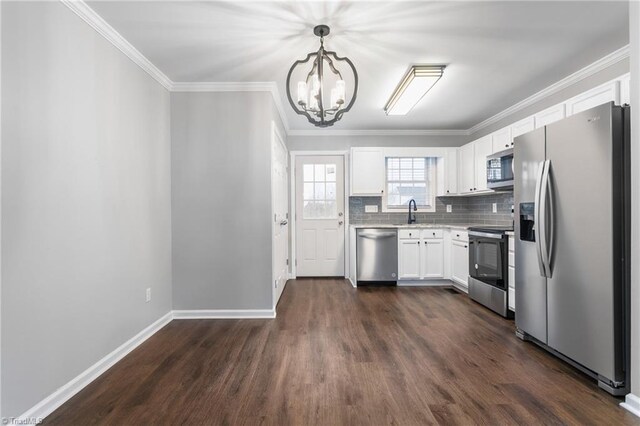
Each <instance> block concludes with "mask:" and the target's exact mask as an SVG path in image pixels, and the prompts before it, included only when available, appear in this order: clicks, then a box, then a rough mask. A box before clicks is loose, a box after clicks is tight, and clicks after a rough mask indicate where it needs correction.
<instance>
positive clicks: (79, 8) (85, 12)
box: [60, 0, 172, 90]
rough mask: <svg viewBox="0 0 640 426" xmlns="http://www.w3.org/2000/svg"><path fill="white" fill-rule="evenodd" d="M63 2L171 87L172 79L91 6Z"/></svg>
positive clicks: (68, 0) (73, 0)
mask: <svg viewBox="0 0 640 426" xmlns="http://www.w3.org/2000/svg"><path fill="white" fill-rule="evenodd" d="M60 2H61V3H62V4H64V5H65V6H67V7H68V8H69V9H71V10H72V11H73V12H74V13H75V14H76V15H78V16H79V17H80V18H81V19H82V20H83V21H85V22H86V23H87V24H89V25H90V26H91V27H92V28H93V29H94V30H96V31H97V32H98V34H100V35H101V36H103V37H104V38H106V39H107V41H109V42H111V44H113V45H114V46H115V47H117V48H118V49H119V50H120V51H121V52H122V53H124V54H125V55H126V56H127V57H128V58H129V59H131V60H132V61H133V62H134V63H135V64H136V65H138V66H139V67H140V68H142V69H143V70H144V71H146V72H147V74H149V75H150V76H151V77H153V78H154V79H155V80H156V81H157V82H158V83H160V84H161V85H162V86H163V87H164V88H165V89H167V90H170V89H171V85H172V82H171V79H169V77H167V76H166V75H165V74H164V73H163V72H162V71H160V70H159V69H158V67H156V66H155V65H153V63H151V61H149V60H148V59H147V58H146V57H145V56H144V55H143V54H142V53H140V51H139V50H138V49H136V48H135V47H133V45H132V44H131V43H129V42H128V41H127V40H126V39H125V38H124V37H122V36H121V35H120V33H119V32H118V31H116V30H115V28H113V27H112V26H111V25H109V24H108V23H107V22H106V21H105V20H104V19H102V17H101V16H100V15H98V14H97V13H96V12H95V11H94V10H93V9H91V7H89V6H88V5H87V4H86V3H85V2H84V1H82V0H60Z"/></svg>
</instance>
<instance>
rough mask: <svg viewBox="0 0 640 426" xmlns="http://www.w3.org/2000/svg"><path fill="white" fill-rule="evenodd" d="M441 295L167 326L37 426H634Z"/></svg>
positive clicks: (288, 299) (371, 297) (430, 291)
mask: <svg viewBox="0 0 640 426" xmlns="http://www.w3.org/2000/svg"><path fill="white" fill-rule="evenodd" d="M619 402H620V400H619V399H616V398H613V397H611V396H610V395H608V394H607V393H605V392H603V391H601V390H599V389H598V388H597V387H596V384H595V382H593V381H591V380H590V379H589V378H587V377H586V376H584V375H583V374H582V373H580V372H578V371H576V370H574V369H573V368H571V367H570V366H568V365H567V364H565V363H563V362H561V361H560V360H558V359H556V358H554V357H552V356H551V355H549V354H548V353H546V352H545V351H543V350H541V349H539V348H537V347H536V346H534V345H533V344H531V343H525V342H522V341H520V340H519V339H518V338H516V336H515V335H514V323H513V321H510V320H505V319H503V318H501V317H499V316H497V315H495V314H493V313H492V312H490V311H488V310H487V309H485V308H484V307H482V306H480V305H477V304H475V303H474V302H472V301H471V300H469V299H468V297H467V296H466V295H463V294H460V293H457V292H455V291H453V290H450V289H446V288H424V287H423V288H415V287H414V288H360V289H358V290H356V289H353V288H352V287H351V285H350V284H348V282H346V281H343V280H322V279H313V280H297V281H290V282H289V283H288V284H287V287H286V289H285V292H284V294H283V296H282V299H281V301H280V304H279V306H278V317H277V319H275V320H176V321H173V322H171V323H170V324H168V325H167V326H166V327H165V328H163V329H162V330H161V331H159V332H158V333H157V334H156V335H154V336H153V337H151V338H150V339H149V340H147V341H146V342H145V343H144V344H143V345H141V346H140V347H139V348H137V349H136V350H135V351H133V352H132V353H131V354H129V355H128V356H127V357H125V358H124V359H123V360H122V361H121V362H119V363H118V364H117V365H115V366H114V367H113V368H112V369H110V370H109V371H108V372H106V373H105V374H104V375H102V376H101V377H100V378H99V379H98V380H96V381H95V382H93V383H92V384H91V385H89V386H88V387H87V388H85V389H84V390H83V391H81V392H80V393H79V394H78V395H76V396H75V397H74V398H73V399H71V400H70V401H68V402H67V403H66V404H64V405H63V406H62V407H60V408H59V409H58V410H57V411H55V412H54V413H53V414H51V415H50V416H49V417H47V419H46V420H45V423H46V424H51V425H54V424H63V425H86V424H113V425H121V424H138V425H141V424H191V425H205V424H229V425H236V424H273V425H287V424H295V425H312V424H322V425H342V424H345V425H347V424H348V425H357V424H363V425H383V424H464V425H467V424H490V425H497V424H582V425H585V424H603V425H604V424H638V422H637V419H636V418H635V417H634V416H633V415H631V414H630V413H627V412H626V411H625V410H623V409H622V408H619V407H618V404H619Z"/></svg>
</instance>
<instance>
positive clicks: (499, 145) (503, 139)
mask: <svg viewBox="0 0 640 426" xmlns="http://www.w3.org/2000/svg"><path fill="white" fill-rule="evenodd" d="M491 143H492V144H493V149H492V151H493V153H494V154H495V153H496V152H500V151H504V150H505V149H509V148H511V147H513V138H512V137H511V127H505V128H504V129H500V130H498V131H497V132H494V133H492V134H491Z"/></svg>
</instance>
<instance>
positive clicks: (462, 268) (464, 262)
mask: <svg viewBox="0 0 640 426" xmlns="http://www.w3.org/2000/svg"><path fill="white" fill-rule="evenodd" d="M468 278H469V243H468V242H466V241H457V240H453V241H451V279H452V280H453V281H455V282H456V283H458V284H460V285H461V286H463V287H464V288H467V286H468V283H467V280H468Z"/></svg>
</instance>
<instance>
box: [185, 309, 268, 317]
mask: <svg viewBox="0 0 640 426" xmlns="http://www.w3.org/2000/svg"><path fill="white" fill-rule="evenodd" d="M275 317H276V311H275V309H193V310H182V311H173V318H174V319H243V318H245V319H249V318H275Z"/></svg>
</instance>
